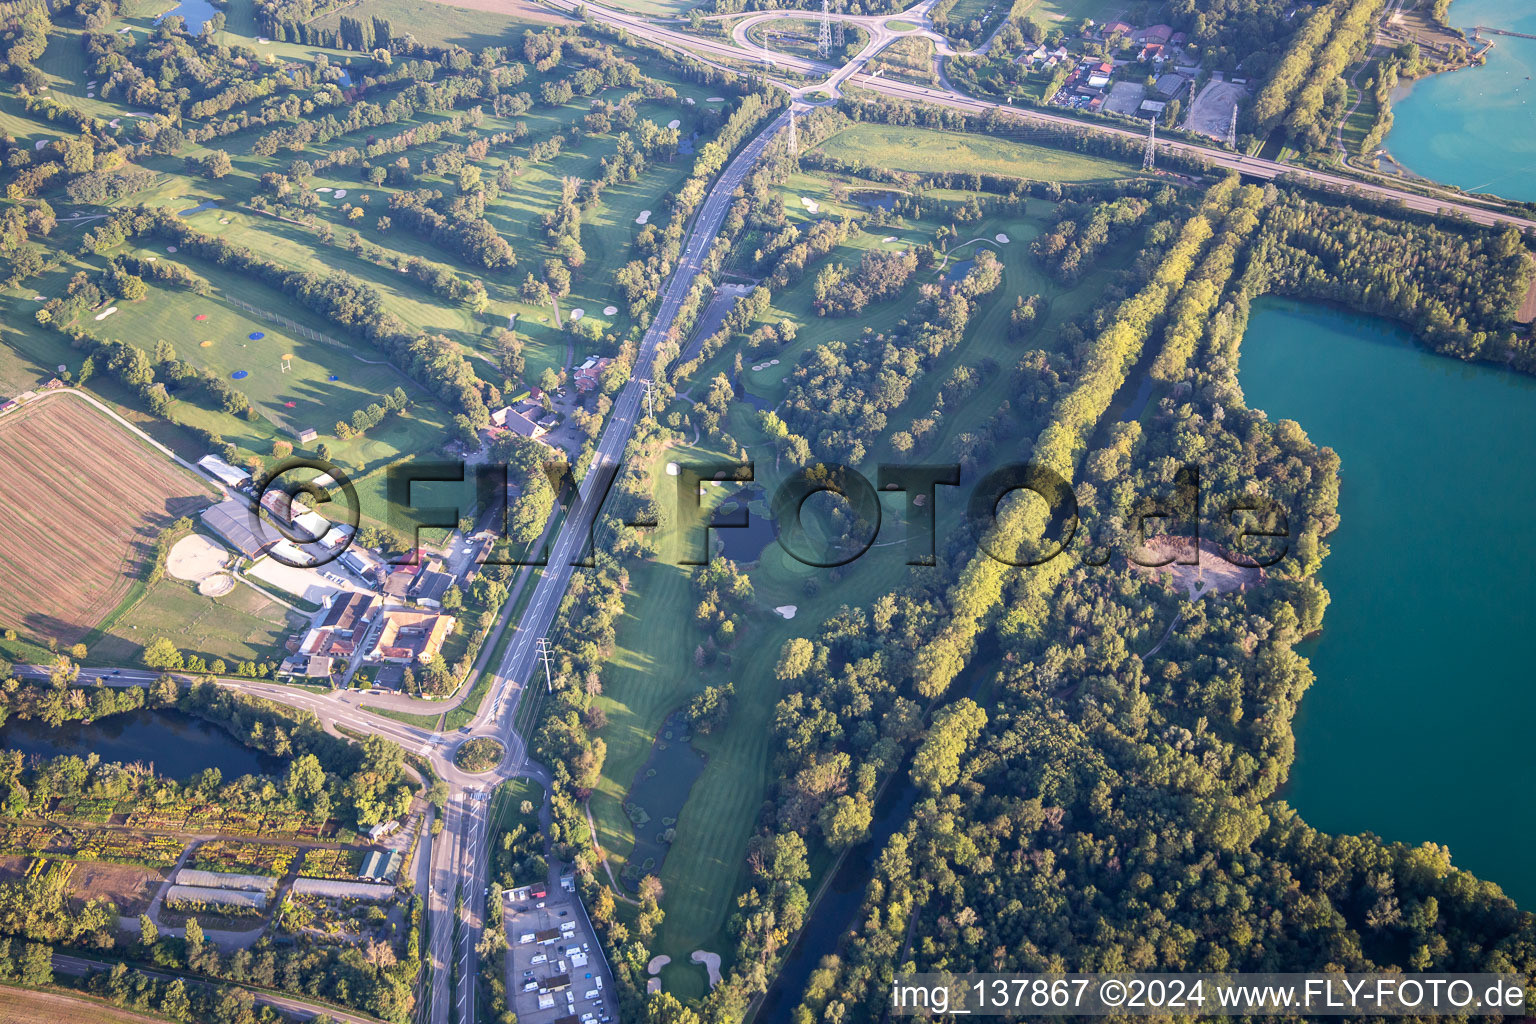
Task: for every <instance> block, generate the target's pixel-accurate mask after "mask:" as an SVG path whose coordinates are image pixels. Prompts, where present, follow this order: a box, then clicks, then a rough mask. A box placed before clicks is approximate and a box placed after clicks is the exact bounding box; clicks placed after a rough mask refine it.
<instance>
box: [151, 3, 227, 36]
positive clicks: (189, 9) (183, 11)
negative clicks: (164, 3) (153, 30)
mask: <svg viewBox="0 0 1536 1024" xmlns="http://www.w3.org/2000/svg"><path fill="white" fill-rule="evenodd" d="M217 13H218V11H217V9H215V8H214V6H213V4H211V3H209V0H181V3H179V4H177V5H176V6H175V7H172V8H171V9H170V10H168V11H166V12H165V13H164V14H162V15H160V17H158V18H156V19H155V24H156V25H158V24H160V23H161V22H162V21H164V20H165V19H166V18H169V17H170V16H171V15H173V14H174V15H177V16H179V17H180V18H181V19H182V20H183V21H185V22H186V26H187V31H188V32H190V33H191V34H192V35H197V34H198V33H200V32H202V30H203V26H204V25H206V24H207V23H208V19H210V18H212V17H213V16H214V15H215V14H217Z"/></svg>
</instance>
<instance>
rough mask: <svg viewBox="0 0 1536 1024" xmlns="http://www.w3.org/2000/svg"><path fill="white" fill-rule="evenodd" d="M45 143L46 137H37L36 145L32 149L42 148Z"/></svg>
mask: <svg viewBox="0 0 1536 1024" xmlns="http://www.w3.org/2000/svg"><path fill="white" fill-rule="evenodd" d="M46 145H48V140H47V139H38V140H37V145H35V146H33V147H32V148H33V149H42V148H43V147H44V146H46Z"/></svg>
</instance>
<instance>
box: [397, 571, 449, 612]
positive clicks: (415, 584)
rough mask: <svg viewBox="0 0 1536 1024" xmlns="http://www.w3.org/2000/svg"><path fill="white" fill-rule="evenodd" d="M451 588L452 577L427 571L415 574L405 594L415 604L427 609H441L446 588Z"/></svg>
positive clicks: (444, 573)
mask: <svg viewBox="0 0 1536 1024" xmlns="http://www.w3.org/2000/svg"><path fill="white" fill-rule="evenodd" d="M451 586H453V577H452V576H450V575H449V574H448V573H446V572H439V571H437V570H436V569H427V570H426V571H424V572H419V573H417V574H416V577H415V579H413V580H412V581H411V587H410V590H409V591H407V594H408V595H409V597H410V598H411V600H413V601H415V602H416V603H417V604H422V605H426V606H427V607H428V608H441V607H442V606H443V595H444V594H446V593H448V588H449V587H451Z"/></svg>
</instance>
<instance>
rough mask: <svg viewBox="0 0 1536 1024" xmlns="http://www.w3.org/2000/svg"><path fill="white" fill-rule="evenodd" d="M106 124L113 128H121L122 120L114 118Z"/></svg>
mask: <svg viewBox="0 0 1536 1024" xmlns="http://www.w3.org/2000/svg"><path fill="white" fill-rule="evenodd" d="M107 124H109V125H111V126H112V127H113V128H121V127H122V126H123V120H122V118H120V117H114V118H113V119H112V120H110V121H108V122H107Z"/></svg>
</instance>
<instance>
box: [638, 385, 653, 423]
mask: <svg viewBox="0 0 1536 1024" xmlns="http://www.w3.org/2000/svg"><path fill="white" fill-rule="evenodd" d="M640 384H641V386H642V387H644V388H645V411H646V412H647V413H648V414H649V415H650V417H651V419H653V420H654V419H655V418H656V382H655V381H653V380H642V381H641V382H640Z"/></svg>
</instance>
